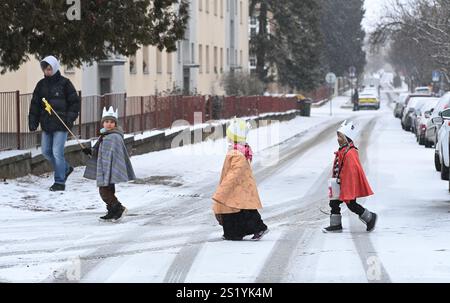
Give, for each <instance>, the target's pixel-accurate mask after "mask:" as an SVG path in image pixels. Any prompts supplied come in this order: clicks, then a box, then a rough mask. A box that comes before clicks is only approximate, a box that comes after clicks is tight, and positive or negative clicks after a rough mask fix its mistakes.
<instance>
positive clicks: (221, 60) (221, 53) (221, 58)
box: [220, 47, 223, 73]
mask: <svg viewBox="0 0 450 303" xmlns="http://www.w3.org/2000/svg"><path fill="white" fill-rule="evenodd" d="M220 73H223V48H222V47H221V48H220Z"/></svg>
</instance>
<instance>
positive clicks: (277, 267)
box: [255, 117, 388, 283]
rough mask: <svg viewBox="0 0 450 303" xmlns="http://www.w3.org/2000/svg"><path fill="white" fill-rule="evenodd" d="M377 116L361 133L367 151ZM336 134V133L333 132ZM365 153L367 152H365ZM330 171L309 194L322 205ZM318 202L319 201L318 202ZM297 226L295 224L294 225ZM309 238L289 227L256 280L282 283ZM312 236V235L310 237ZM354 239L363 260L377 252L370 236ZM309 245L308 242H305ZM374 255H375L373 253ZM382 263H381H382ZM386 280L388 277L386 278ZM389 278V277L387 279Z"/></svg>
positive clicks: (304, 233) (301, 231)
mask: <svg viewBox="0 0 450 303" xmlns="http://www.w3.org/2000/svg"><path fill="white" fill-rule="evenodd" d="M376 119H377V117H374V118H372V119H371V120H369V122H367V123H366V124H365V126H364V128H363V131H362V133H360V136H361V137H362V138H363V141H365V142H366V144H361V145H360V150H361V151H366V149H367V138H368V136H370V134H371V132H372V131H373V128H374V125H375V123H376ZM333 136H334V133H333ZM364 154H365V153H364ZM329 174H330V171H329V170H328V169H326V170H325V171H324V173H323V174H322V176H321V178H320V182H317V183H316V184H315V186H314V187H313V188H311V189H310V190H309V191H308V193H307V196H312V197H316V200H317V201H321V206H326V205H328V202H329V201H328V200H327V199H326V198H322V199H321V198H320V197H321V196H323V188H326V187H327V180H328V177H329ZM316 203H317V202H316ZM314 204H315V203H310V204H309V206H312V205H314ZM310 219H311V218H310V217H308V214H307V215H306V216H305V215H303V214H301V215H298V216H294V217H292V218H291V220H295V221H300V222H301V221H302V220H303V221H305V220H310ZM294 226H295V225H294ZM314 232H315V231H314V230H308V233H314ZM305 237H306V238H307V237H308V235H307V234H306V229H305V228H302V229H299V227H298V225H297V226H295V227H292V228H289V229H288V230H287V231H286V232H285V233H284V234H283V235H282V236H281V237H280V238H279V239H278V241H277V243H276V244H275V246H274V247H273V249H272V252H271V254H270V255H269V257H268V258H267V261H266V263H265V264H264V266H263V267H262V269H261V271H260V273H259V274H258V276H257V278H256V281H255V282H257V283H280V282H282V281H283V279H284V277H285V275H286V271H287V269H288V266H289V264H290V262H291V259H292V257H293V253H294V252H295V251H296V249H297V247H298V246H299V245H300V243H301V241H302V239H304V238H305ZM309 238H310V237H309ZM353 240H354V241H355V246H356V248H357V251H358V255H359V256H360V258H361V261H363V260H367V258H365V256H366V255H367V253H366V252H369V251H370V252H375V249H374V248H373V245H372V244H371V242H370V238H368V237H362V238H357V237H353ZM305 245H307V243H305ZM371 256H372V257H373V255H371ZM380 264H381V263H380ZM363 267H364V268H365V270H366V273H367V272H368V270H369V268H368V264H367V263H366V264H363ZM381 268H382V272H383V276H385V277H388V276H387V273H386V271H385V270H384V267H383V266H382V264H381ZM385 280H386V279H385ZM387 280H388V279H387Z"/></svg>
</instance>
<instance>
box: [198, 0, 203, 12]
mask: <svg viewBox="0 0 450 303" xmlns="http://www.w3.org/2000/svg"><path fill="white" fill-rule="evenodd" d="M198 10H199V11H202V10H203V0H198Z"/></svg>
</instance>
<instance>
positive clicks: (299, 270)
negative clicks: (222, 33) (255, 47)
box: [0, 96, 450, 282]
mask: <svg viewBox="0 0 450 303" xmlns="http://www.w3.org/2000/svg"><path fill="white" fill-rule="evenodd" d="M348 98H349V96H344V97H337V98H335V99H334V100H333V103H332V106H333V116H330V111H329V106H328V105H324V106H323V107H321V108H313V109H312V117H310V118H305V117H298V118H296V119H294V120H291V121H288V122H282V123H274V124H271V125H269V126H267V127H262V128H260V129H254V130H252V131H251V133H250V137H249V138H250V139H249V143H250V144H251V145H252V147H253V149H254V151H255V163H254V173H255V177H256V179H257V181H258V188H259V192H260V196H261V198H262V201H263V205H264V207H265V208H264V210H263V211H262V216H263V219H264V220H265V222H266V223H267V224H268V225H269V227H270V229H271V232H270V233H269V234H268V235H267V236H266V237H265V238H264V239H263V241H261V242H258V243H255V242H252V241H243V242H226V241H221V240H220V236H221V234H222V232H221V229H220V227H219V226H218V225H217V223H216V222H215V220H214V218H213V216H212V214H211V210H210V207H211V200H210V197H211V195H212V193H213V191H214V190H215V187H216V185H217V182H218V180H219V177H220V171H221V168H222V163H223V159H224V156H225V153H226V148H227V143H226V140H225V139H222V140H217V141H207V142H202V143H199V144H196V145H189V146H184V147H180V148H176V149H173V150H166V151H161V152H155V153H150V154H147V155H141V156H136V157H132V163H133V166H134V168H135V170H136V173H137V176H138V177H139V180H138V181H137V182H132V183H129V184H122V185H118V186H117V190H118V197H119V199H120V200H121V201H122V202H123V203H124V204H125V205H126V206H127V207H128V208H129V209H130V213H129V216H128V217H127V218H126V219H125V220H124V221H123V222H122V223H121V224H115V225H110V224H104V223H100V222H98V221H97V220H96V218H97V217H98V216H100V215H101V214H103V213H104V206H103V204H102V202H101V201H100V199H99V197H98V193H97V188H96V186H95V183H93V182H92V181H89V180H85V179H83V178H82V173H83V170H84V169H83V168H77V169H76V170H75V172H74V174H73V175H72V176H71V177H70V179H69V181H68V190H67V191H66V192H64V193H58V194H56V193H51V192H49V191H48V190H47V188H48V186H50V185H51V183H52V176H50V175H48V174H46V175H43V176H38V177H36V176H28V177H24V178H20V179H18V180H11V181H8V182H9V184H0V191H1V193H2V198H1V200H0V229H1V230H2V233H1V234H0V280H2V281H14V282H19V281H20V282H23V281H27V282H39V281H46V282H49V281H54V280H56V281H73V280H75V281H78V280H81V281H83V282H254V281H258V282H377V281H385V282H389V281H392V282H421V281H426V282H428V281H430V282H431V281H438V282H440V281H446V282H448V281H450V276H449V273H450V270H449V269H450V268H449V265H450V263H449V262H448V261H447V260H450V258H449V252H450V247H449V245H448V243H447V242H446V238H445V237H446V235H447V234H448V232H449V229H450V221H449V219H448V212H449V203H450V202H448V201H449V199H448V191H447V187H448V184H447V183H445V182H443V181H440V179H439V175H438V174H437V173H436V172H435V171H434V167H433V162H432V161H433V150H432V149H425V148H423V147H419V146H418V145H417V143H415V140H414V137H413V135H412V134H409V133H406V132H404V131H402V130H401V128H400V123H399V120H397V119H395V118H394V117H393V115H392V111H391V108H390V106H389V105H388V102H387V99H386V98H383V104H382V110H381V111H361V112H352V111H351V110H350V109H345V108H342V107H341V106H342V105H343V104H344V103H345V102H347V101H348ZM344 119H352V120H354V121H355V122H356V125H357V127H359V129H360V134H361V138H360V140H357V144H360V143H361V145H362V148H361V155H362V158H363V159H364V166H365V169H366V171H367V173H368V178H369V181H370V182H371V184H372V186H373V189H374V191H375V193H376V195H375V196H373V197H370V198H368V199H366V200H364V201H362V203H364V204H365V205H367V207H369V209H371V210H373V211H375V212H377V213H378V214H379V216H380V220H379V225H378V228H377V230H376V231H375V232H374V233H371V234H367V233H366V232H365V230H364V226H363V225H362V223H361V222H360V221H359V220H358V219H357V218H356V217H355V216H354V215H351V214H349V212H348V211H346V212H344V220H343V223H344V227H345V232H344V233H342V234H337V235H328V234H327V235H325V234H322V233H321V231H320V227H322V226H323V225H325V224H327V223H328V222H327V221H328V216H327V215H326V214H325V213H324V212H327V211H328V207H327V204H328V202H327V201H326V180H327V178H328V175H329V171H330V169H331V162H332V159H333V152H334V151H335V149H336V147H337V146H336V145H337V143H336V136H335V131H334V129H335V128H336V127H337V126H338V125H339V123H340V122H341V121H343V120H344ZM274 159H275V160H278V161H268V160H274ZM268 164H270V165H268ZM344 208H345V207H344ZM217 260H223V262H217Z"/></svg>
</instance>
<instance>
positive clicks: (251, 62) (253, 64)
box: [250, 57, 256, 68]
mask: <svg viewBox="0 0 450 303" xmlns="http://www.w3.org/2000/svg"><path fill="white" fill-rule="evenodd" d="M250 67H251V68H256V58H255V57H251V58H250Z"/></svg>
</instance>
